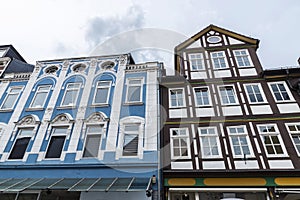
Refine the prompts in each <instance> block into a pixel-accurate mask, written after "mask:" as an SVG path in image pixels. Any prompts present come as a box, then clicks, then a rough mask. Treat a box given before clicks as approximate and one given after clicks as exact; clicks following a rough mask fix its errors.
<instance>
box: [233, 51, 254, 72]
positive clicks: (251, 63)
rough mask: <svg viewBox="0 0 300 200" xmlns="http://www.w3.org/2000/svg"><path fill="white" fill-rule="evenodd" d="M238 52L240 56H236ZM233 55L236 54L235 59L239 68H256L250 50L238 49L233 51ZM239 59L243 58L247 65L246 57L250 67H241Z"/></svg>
mask: <svg viewBox="0 0 300 200" xmlns="http://www.w3.org/2000/svg"><path fill="white" fill-rule="evenodd" d="M237 52H239V53H240V55H236V53H237ZM241 52H245V53H246V54H243V55H241ZM233 54H234V58H235V61H236V63H237V66H238V67H239V68H243V67H253V66H254V65H253V62H252V59H251V56H250V54H249V51H248V49H237V50H233ZM238 57H241V58H242V60H243V64H246V63H245V60H244V58H245V57H246V58H247V59H248V62H249V65H240V64H239V62H238Z"/></svg>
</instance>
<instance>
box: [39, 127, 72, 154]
mask: <svg viewBox="0 0 300 200" xmlns="http://www.w3.org/2000/svg"><path fill="white" fill-rule="evenodd" d="M59 128H66V132H65V133H54V129H59ZM69 130H70V127H69V125H53V126H51V129H50V131H51V133H50V134H51V135H50V137H49V138H48V144H47V148H46V151H45V159H46V160H57V159H59V160H61V159H62V155H63V152H64V147H65V145H66V141H67V139H68V135H69ZM55 136H65V140H64V144H63V145H62V149H61V152H60V157H59V158H47V152H48V150H49V147H50V143H51V140H52V137H55Z"/></svg>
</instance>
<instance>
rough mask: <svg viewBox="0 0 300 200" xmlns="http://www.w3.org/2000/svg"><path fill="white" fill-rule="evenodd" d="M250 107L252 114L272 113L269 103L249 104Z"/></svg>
mask: <svg viewBox="0 0 300 200" xmlns="http://www.w3.org/2000/svg"><path fill="white" fill-rule="evenodd" d="M250 108H251V111H252V113H253V115H264V114H273V111H272V109H271V106H269V105H257V106H250Z"/></svg>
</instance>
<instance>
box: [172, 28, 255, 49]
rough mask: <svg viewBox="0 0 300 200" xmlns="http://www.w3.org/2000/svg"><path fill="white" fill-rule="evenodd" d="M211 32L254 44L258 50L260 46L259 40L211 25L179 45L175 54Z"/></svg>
mask: <svg viewBox="0 0 300 200" xmlns="http://www.w3.org/2000/svg"><path fill="white" fill-rule="evenodd" d="M209 31H216V32H219V33H223V34H225V35H228V36H230V37H232V38H234V39H237V40H241V41H244V42H246V43H249V44H253V45H257V47H256V48H258V44H259V40H258V39H254V38H251V37H247V36H244V35H241V34H238V33H235V32H232V31H229V30H226V29H223V28H220V27H218V26H215V25H213V24H211V25H209V26H208V27H206V28H205V29H203V30H201V31H200V32H198V33H197V34H195V35H194V36H192V37H191V38H189V39H187V40H186V41H184V42H182V43H181V44H179V45H177V46H176V47H175V52H177V51H180V50H182V49H185V48H186V47H188V46H189V45H191V44H193V43H194V42H195V41H197V40H198V39H199V38H200V37H201V36H203V35H205V34H206V33H208V32H209Z"/></svg>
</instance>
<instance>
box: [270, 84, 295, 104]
mask: <svg viewBox="0 0 300 200" xmlns="http://www.w3.org/2000/svg"><path fill="white" fill-rule="evenodd" d="M269 86H270V87H271V89H272V92H273V96H274V98H275V100H276V101H277V102H284V101H290V100H291V96H292V95H291V93H290V92H289V91H288V89H287V87H286V85H285V83H284V82H278V83H269Z"/></svg>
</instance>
